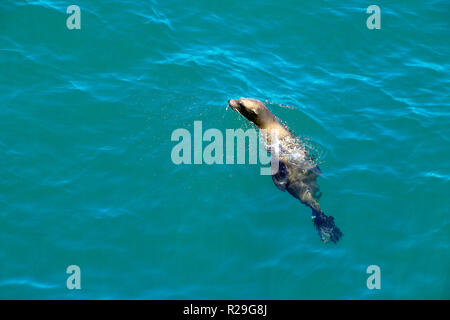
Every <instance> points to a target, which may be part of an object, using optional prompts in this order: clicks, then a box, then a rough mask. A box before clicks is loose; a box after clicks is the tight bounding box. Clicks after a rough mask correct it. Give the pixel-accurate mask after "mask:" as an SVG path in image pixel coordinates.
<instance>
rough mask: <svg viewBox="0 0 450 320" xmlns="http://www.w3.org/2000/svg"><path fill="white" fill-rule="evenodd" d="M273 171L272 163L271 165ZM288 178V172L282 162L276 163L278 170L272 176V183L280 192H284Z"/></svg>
mask: <svg viewBox="0 0 450 320" xmlns="http://www.w3.org/2000/svg"><path fill="white" fill-rule="evenodd" d="M272 169H273V163H272ZM288 178H289V170H288V168H287V167H286V165H285V164H284V163H283V161H278V170H277V172H276V173H275V174H273V175H272V180H273V183H275V185H276V186H277V188H278V189H280V190H281V191H286V187H287V183H288Z"/></svg>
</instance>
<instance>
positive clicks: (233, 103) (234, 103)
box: [228, 99, 239, 110]
mask: <svg viewBox="0 0 450 320" xmlns="http://www.w3.org/2000/svg"><path fill="white" fill-rule="evenodd" d="M228 105H229V106H230V107H231V108H232V109H233V110H236V109H237V108H238V107H239V101H238V100H237V99H230V100H228Z"/></svg>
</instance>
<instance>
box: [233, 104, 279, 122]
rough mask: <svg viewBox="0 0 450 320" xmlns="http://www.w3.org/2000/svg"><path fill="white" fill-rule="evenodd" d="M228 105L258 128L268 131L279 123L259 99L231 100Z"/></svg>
mask: <svg viewBox="0 0 450 320" xmlns="http://www.w3.org/2000/svg"><path fill="white" fill-rule="evenodd" d="M228 105H229V106H230V107H231V109H233V110H234V111H237V112H239V113H240V114H242V115H243V116H244V117H246V118H247V119H248V120H249V121H251V122H253V123H254V124H255V125H256V126H257V127H258V128H261V129H266V128H268V127H269V126H271V125H273V124H274V123H277V120H276V118H275V116H274V115H273V114H272V112H270V110H269V109H268V108H267V107H266V105H265V104H264V103H263V102H262V101H259V100H257V99H250V98H240V99H231V100H229V101H228Z"/></svg>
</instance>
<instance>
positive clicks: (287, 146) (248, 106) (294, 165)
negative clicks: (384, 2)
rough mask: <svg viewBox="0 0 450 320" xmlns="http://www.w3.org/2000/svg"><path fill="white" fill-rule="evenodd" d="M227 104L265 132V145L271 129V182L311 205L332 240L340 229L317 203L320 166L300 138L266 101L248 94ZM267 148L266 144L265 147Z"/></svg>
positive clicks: (319, 225)
mask: <svg viewBox="0 0 450 320" xmlns="http://www.w3.org/2000/svg"><path fill="white" fill-rule="evenodd" d="M228 105H229V106H230V107H231V109H233V110H234V111H236V112H238V113H240V114H241V115H243V116H244V117H245V118H247V119H248V120H249V121H250V122H252V123H253V124H255V125H256V126H257V127H258V128H259V129H260V130H262V131H263V132H265V134H264V135H263V138H264V139H265V140H266V146H267V145H270V144H271V142H272V141H268V139H269V137H271V136H272V137H273V135H272V134H273V133H274V130H275V131H276V134H277V136H278V141H279V150H280V151H279V155H278V170H277V172H276V173H275V174H273V175H272V180H273V182H274V183H275V185H276V186H277V187H278V188H279V189H280V190H282V191H285V190H287V191H288V192H289V193H290V194H291V195H292V196H294V197H295V198H297V199H299V200H300V201H301V202H302V203H303V204H305V205H307V206H308V207H310V208H311V209H312V219H313V222H314V225H315V227H316V228H317V230H318V232H319V235H320V237H321V239H322V241H324V242H328V240H331V241H332V242H334V243H336V242H337V241H338V240H339V238H340V237H342V232H341V231H340V230H339V228H338V227H337V226H336V225H335V224H334V218H333V217H332V216H327V215H325V214H324V213H323V211H322V210H321V208H320V205H319V201H318V200H319V197H320V195H321V193H320V192H319V186H318V185H317V183H316V179H317V176H318V175H319V174H320V169H319V167H318V166H317V164H316V163H315V162H314V161H313V160H312V159H311V158H310V157H309V156H308V151H307V150H306V148H305V146H304V145H303V144H302V143H301V142H300V140H299V139H298V138H297V137H295V136H294V135H293V134H292V133H291V132H290V131H289V130H288V129H287V128H286V127H285V126H284V125H282V124H281V123H280V122H279V121H278V119H277V118H276V117H275V116H274V115H273V113H272V112H271V111H270V110H269V109H268V108H267V107H266V105H265V104H264V103H263V102H261V101H259V100H257V99H249V98H240V99H231V100H229V101H228ZM267 150H268V151H269V152H270V148H267Z"/></svg>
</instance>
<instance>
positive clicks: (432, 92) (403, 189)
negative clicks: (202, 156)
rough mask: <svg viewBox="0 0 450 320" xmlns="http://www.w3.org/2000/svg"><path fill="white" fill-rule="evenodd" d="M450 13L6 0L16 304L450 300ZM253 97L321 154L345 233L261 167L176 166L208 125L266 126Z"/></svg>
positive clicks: (6, 270)
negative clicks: (191, 137)
mask: <svg viewBox="0 0 450 320" xmlns="http://www.w3.org/2000/svg"><path fill="white" fill-rule="evenodd" d="M71 4H76V5H78V6H79V7H80V10H81V29H80V30H77V29H72V30H69V29H68V27H67V26H66V20H67V19H68V18H69V16H70V14H68V13H66V10H67V7H68V6H69V5H71ZM370 4H376V5H378V6H379V7H380V9H381V29H373V30H370V29H368V28H367V26H366V20H367V19H368V18H369V16H370V14H368V13H366V9H367V7H368V6H369V5H370ZM449 24H450V3H449V1H447V0H442V1H438V0H434V1H431V0H427V1H423V0H420V1H419V0H411V1H384V0H380V1H376V2H373V3H372V2H370V3H369V2H367V3H363V2H361V1H355V0H354V1H331V0H330V1H254V0H248V1H211V0H209V1H206V0H196V1H169V0H164V1H162V0H157V1H156V0H152V1H144V0H127V1H125V0H96V1H86V0H80V1H76V3H73V2H67V1H62V0H58V1H56V0H55V1H53V0H29V1H23V0H21V1H18V0H14V1H13V0H2V1H1V2H0V152H1V155H0V298H2V299H10V298H17V299H419V298H425V299H434V298H436V299H449V298H450V277H449V273H450V255H449V254H450V251H449V247H450V216H449V204H450V201H449V197H450V165H449V159H450V148H449V146H450V36H449V34H450V33H449ZM239 97H252V98H258V99H261V100H263V101H266V102H267V106H268V107H269V108H270V109H271V110H272V111H273V113H274V114H276V115H277V116H278V117H279V118H280V119H281V120H282V121H283V122H284V123H286V124H287V125H288V126H289V128H290V129H291V130H292V131H293V132H294V133H295V134H296V135H298V136H300V137H302V138H303V139H306V140H307V141H310V143H311V144H312V145H313V148H314V149H315V150H316V151H318V153H319V154H320V168H321V170H322V176H321V177H320V178H319V179H318V184H319V185H320V187H321V191H322V194H323V195H322V197H321V199H320V202H321V206H322V208H323V210H324V212H325V213H326V214H328V215H332V216H334V218H335V221H336V224H337V225H338V226H339V228H340V229H341V230H342V232H343V233H344V236H343V238H342V239H341V241H339V242H338V243H337V244H333V243H328V244H324V243H322V242H321V241H320V238H319V236H318V235H317V232H316V230H315V229H314V227H313V224H312V223H311V210H310V209H309V208H307V207H306V206H304V205H302V204H301V203H300V202H299V201H297V200H296V199H294V198H293V197H291V196H290V195H289V194H288V193H287V192H281V191H279V190H278V189H277V188H276V187H275V186H274V184H273V182H272V179H271V177H270V176H264V175H260V168H261V166H260V165H258V164H257V165H255V164H241V165H237V164H235V165H227V164H222V165H220V164H212V165H207V164H202V165H194V164H181V165H176V164H175V163H174V162H173V161H172V157H171V152H172V149H173V148H174V146H175V145H176V144H177V142H174V141H171V135H172V133H173V132H174V130H176V129H179V128H185V129H187V130H189V132H191V133H192V134H193V128H194V121H202V126H203V131H205V130H207V129H209V128H216V129H219V130H221V132H225V130H226V129H239V128H241V129H245V130H246V129H248V128H251V126H250V125H249V124H248V121H247V120H246V119H244V118H243V117H241V116H239V115H238V114H237V113H235V112H233V111H232V110H230V109H228V110H227V109H226V106H227V101H228V100H229V99H232V98H239ZM205 144H207V143H205ZM70 265H77V266H79V268H80V270H81V278H80V281H81V289H80V290H76V289H75V290H69V289H68V288H67V286H66V284H67V283H66V281H67V279H68V277H69V276H71V274H67V273H66V269H67V267H68V266H70ZM371 265H376V266H379V267H380V271H381V278H380V279H381V289H379V290H378V289H373V290H370V289H369V288H368V287H367V283H366V282H367V279H368V277H369V276H370V275H371V274H368V273H367V272H366V270H367V268H368V267H369V266H371Z"/></svg>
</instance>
